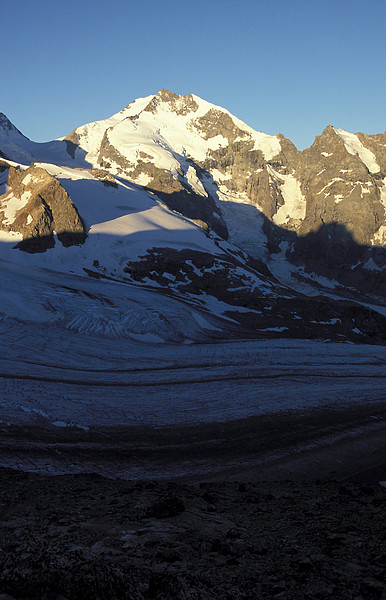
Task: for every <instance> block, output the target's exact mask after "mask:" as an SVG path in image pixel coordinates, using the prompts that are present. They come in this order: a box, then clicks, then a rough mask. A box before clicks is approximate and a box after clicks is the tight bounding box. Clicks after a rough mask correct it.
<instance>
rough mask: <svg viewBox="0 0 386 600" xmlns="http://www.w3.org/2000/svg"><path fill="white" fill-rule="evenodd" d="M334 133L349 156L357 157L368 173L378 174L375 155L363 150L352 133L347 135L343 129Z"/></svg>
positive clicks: (362, 146)
mask: <svg viewBox="0 0 386 600" xmlns="http://www.w3.org/2000/svg"><path fill="white" fill-rule="evenodd" d="M335 131H336V133H337V134H338V135H339V137H340V138H341V139H342V140H343V142H344V145H345V146H346V150H347V152H348V153H349V154H353V155H354V156H358V157H359V158H360V160H361V161H362V162H363V163H364V164H365V165H366V167H367V168H368V170H369V171H370V173H379V171H380V167H379V165H378V163H377V159H376V157H375V155H374V154H373V153H372V152H371V150H369V149H368V148H365V146H364V145H363V144H362V142H361V141H360V140H359V138H358V136H357V135H355V134H354V133H349V132H348V131H345V130H344V129H335Z"/></svg>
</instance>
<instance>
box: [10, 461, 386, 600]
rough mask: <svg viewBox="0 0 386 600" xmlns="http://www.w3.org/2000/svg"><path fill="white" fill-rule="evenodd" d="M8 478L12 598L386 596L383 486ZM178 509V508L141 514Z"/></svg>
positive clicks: (309, 599) (345, 599)
mask: <svg viewBox="0 0 386 600" xmlns="http://www.w3.org/2000/svg"><path fill="white" fill-rule="evenodd" d="M0 478H1V483H2V486H1V493H0V498H1V501H2V503H3V510H2V513H1V517H0V532H1V539H2V543H1V550H0V597H1V598H3V597H4V599H6V600H8V599H11V600H12V599H16V598H17V599H20V600H43V599H44V600H46V599H47V600H48V599H54V600H61V599H63V600H64V599H68V600H106V599H107V598H108V599H109V600H145V599H146V600H151V599H153V600H172V599H173V600H223V599H225V598H229V599H232V600H233V599H235V600H236V599H237V600H251V599H252V598H259V599H261V600H272V598H286V599H287V600H320V598H325V599H326V600H327V599H331V600H333V599H335V598H340V599H341V600H353V599H354V598H358V599H359V598H363V599H366V600H380V599H381V598H383V597H384V595H385V591H386V587H385V569H386V556H385V551H384V542H383V540H384V518H383V517H384V509H385V502H386V497H385V491H384V488H381V486H379V485H378V486H376V485H373V484H371V485H370V484H364V483H360V482H355V481H348V482H344V483H339V482H336V481H323V482H320V481H305V482H301V481H298V482H297V481H280V482H272V483H270V482H261V483H246V484H239V483H237V481H230V482H226V483H205V482H202V483H200V484H199V485H197V484H196V485H190V484H185V485H184V484H181V483H176V482H168V481H136V482H130V481H124V480H119V479H117V480H114V479H104V478H103V477H98V476H95V475H86V474H85V475H83V474H82V475H67V476H56V477H52V476H51V477H49V476H39V475H34V474H28V475H27V474H24V473H20V472H18V471H10V470H9V471H7V470H5V469H4V470H2V472H1V473H0ZM168 499H170V501H171V508H172V510H166V511H164V510H161V511H159V510H158V508H157V509H152V511H151V512H150V513H149V511H146V510H142V511H141V507H146V506H150V507H159V506H161V505H163V504H165V502H166V501H167V500H168ZM175 505H178V507H179V508H178V510H173V509H174V507H175ZM180 507H185V511H182V510H181V509H180Z"/></svg>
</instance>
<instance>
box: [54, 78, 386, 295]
mask: <svg viewBox="0 0 386 600" xmlns="http://www.w3.org/2000/svg"><path fill="white" fill-rule="evenodd" d="M65 141H66V142H67V143H70V144H73V146H72V153H73V156H74V160H80V161H82V160H85V161H86V162H88V163H90V164H92V165H93V166H94V167H102V168H104V169H106V170H108V171H110V172H111V173H114V174H116V175H119V176H122V177H125V178H129V179H130V180H132V181H135V182H136V183H138V184H140V185H143V186H146V187H148V188H149V189H151V190H152V191H154V192H155V193H156V194H157V195H158V196H159V197H160V198H161V199H162V200H163V201H164V202H165V203H166V204H167V205H168V206H169V207H170V208H172V209H173V210H177V211H178V212H181V213H182V214H184V215H185V216H187V217H188V218H192V219H194V220H196V222H198V223H199V224H201V225H203V226H204V227H207V228H210V229H212V230H214V231H215V232H217V233H218V234H219V235H221V236H222V237H227V236H229V239H230V241H232V242H233V243H235V244H237V245H238V246H240V247H241V248H243V249H244V250H246V251H247V252H248V253H249V254H251V255H252V256H254V257H255V258H262V259H263V260H264V261H265V262H267V263H269V264H270V263H271V262H272V264H270V266H271V268H272V269H273V270H275V266H277V264H278V262H279V263H280V262H282V261H283V260H284V261H285V262H287V261H290V262H291V263H292V264H294V265H296V266H297V268H295V269H292V272H293V278H292V279H293V280H296V279H299V276H301V277H303V279H304V277H307V272H314V273H316V274H319V275H323V276H325V277H327V278H329V279H330V280H334V281H335V283H333V285H334V286H335V287H338V286H339V284H341V286H343V287H347V286H351V287H354V288H356V289H359V290H360V292H361V293H363V292H366V293H373V294H375V295H378V296H379V295H384V294H385V288H386V282H385V269H384V267H385V266H386V262H385V251H384V248H383V246H384V244H385V239H386V237H385V236H386V217H385V215H386V134H379V135H373V136H368V135H364V134H356V135H354V134H350V133H348V132H346V131H344V130H342V129H335V128H334V127H332V126H328V127H327V128H326V129H325V130H324V132H323V133H322V135H321V136H319V137H317V138H316V140H315V142H314V144H313V145H312V146H311V148H308V149H306V150H305V151H303V152H298V151H297V149H296V148H295V146H294V145H293V144H292V143H291V142H290V141H289V140H287V139H285V138H284V137H283V136H282V135H276V136H269V135H266V134H263V133H260V132H256V131H254V130H252V129H251V128H250V127H248V126H247V125H246V124H244V123H242V122H241V121H239V120H238V119H236V118H235V117H233V116H232V115H231V114H230V113H228V112H227V111H226V110H224V109H222V108H220V107H216V106H214V105H211V104H209V103H208V102H205V101H203V100H201V99H200V98H198V97H196V96H194V95H188V96H177V95H175V94H173V93H172V92H169V91H168V90H161V91H160V92H159V93H158V94H156V95H155V96H153V97H151V96H150V97H147V98H143V99H140V100H137V101H135V102H134V103H132V104H130V105H129V106H128V107H126V108H125V109H124V110H123V111H121V113H118V115H114V116H113V117H111V118H110V119H107V120H106V121H100V122H97V123H92V124H89V125H85V126H84V127H80V128H78V129H76V130H74V131H73V132H72V134H70V135H69V136H68V137H67V138H65ZM279 258H280V260H278V259H279ZM272 259H273V260H272ZM281 270H282V269H278V270H277V272H276V274H277V276H280V273H281ZM304 270H305V271H306V273H302V271H304ZM299 271H300V273H299ZM320 281H323V280H320ZM287 283H290V280H289V281H287ZM341 291H342V290H341Z"/></svg>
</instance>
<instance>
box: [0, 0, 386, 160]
mask: <svg viewBox="0 0 386 600" xmlns="http://www.w3.org/2000/svg"><path fill="white" fill-rule="evenodd" d="M1 17H2V35H1V38H0V49H1V56H2V60H1V80H0V112H4V113H5V114H6V115H7V116H8V117H9V118H10V119H11V121H12V122H13V123H14V124H15V125H16V126H17V127H18V128H19V129H20V130H21V131H22V132H23V133H24V134H25V135H27V136H28V137H30V138H31V139H33V140H35V141H47V140H49V139H53V138H56V137H60V136H63V135H66V134H67V133H69V132H70V131H71V130H72V129H73V128H75V127H77V126H79V125H82V124H84V123H86V122H89V121H94V120H96V119H103V118H106V117H108V116H110V115H111V114H113V113H115V112H118V111H119V110H121V109H122V108H123V107H124V106H126V105H127V104H128V103H129V102H131V101H132V100H134V99H135V98H137V97H141V96H146V95H149V94H152V93H156V92H157V91H158V90H159V89H161V88H169V89H171V90H172V91H174V92H176V93H183V94H186V93H191V92H192V93H195V94H197V95H198V96H201V97H202V98H205V99H206V100H208V101H210V102H213V103H215V104H219V105H220V106H223V107H225V108H227V109H228V110H230V111H231V112H232V113H233V114H235V115H236V116H237V117H239V118H240V119H242V120H243V121H246V122H247V123H248V124H249V125H251V126H252V127H254V128H255V129H257V130H259V131H264V132H265V133H270V134H274V133H278V132H280V133H283V134H284V135H285V136H286V137H288V138H290V139H291V140H292V141H293V142H294V143H295V144H296V145H297V146H298V148H300V149H303V148H304V147H307V146H309V145H311V144H312V142H313V141H314V138H315V136H316V135H319V134H320V133H321V132H322V130H323V129H324V127H325V126H326V125H329V124H332V125H335V126H336V127H342V128H343V129H347V130H348V131H352V132H357V131H364V132H365V133H379V132H383V131H385V129H386V76H385V75H386V35H385V33H386V3H385V2H384V0H368V1H367V2H366V3H365V2H363V1H361V2H358V1H357V0H351V1H348V0H347V1H346V0H335V1H330V0H324V1H323V2H314V1H313V0H287V1H285V0H275V1H274V2H273V1H271V0H261V1H260V0H237V1H236V0H194V1H193V0H192V1H187V0H186V1H184V0H180V1H177V0H147V2H142V1H137V0H109V2H107V1H106V0H104V1H103V2H102V1H101V0H76V1H75V0H66V2H59V1H58V0H50V1H48V0H19V1H18V2H17V3H11V2H7V3H5V2H3V3H2V7H1Z"/></svg>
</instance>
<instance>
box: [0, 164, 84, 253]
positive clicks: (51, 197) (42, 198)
mask: <svg viewBox="0 0 386 600" xmlns="http://www.w3.org/2000/svg"><path fill="white" fill-rule="evenodd" d="M7 185H8V187H9V190H8V191H7V192H6V193H5V194H3V195H2V196H0V218H1V227H2V228H3V229H5V230H6V231H13V232H17V233H21V234H22V235H23V241H21V242H19V243H18V244H17V247H18V248H19V249H20V250H24V251H26V252H32V253H34V252H44V251H45V250H47V249H48V248H52V247H53V246H54V245H55V240H54V232H55V233H56V234H57V237H58V239H59V241H60V242H61V243H62V244H63V246H72V245H77V244H83V243H84V241H85V239H86V235H87V234H86V230H85V226H84V223H83V221H82V219H81V217H80V216H79V213H78V211H77V209H76V207H75V206H74V204H73V202H72V200H71V198H70V197H69V195H68V194H67V192H66V191H65V189H64V188H63V187H62V186H61V184H60V183H59V181H58V180H57V179H55V177H53V176H52V175H49V173H47V171H45V170H44V169H42V168H40V167H35V166H33V165H31V166H30V167H28V169H25V170H24V171H21V170H20V169H18V168H14V167H10V168H9V174H8V181H7ZM10 204H12V205H13V209H10V208H9V207H10Z"/></svg>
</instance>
